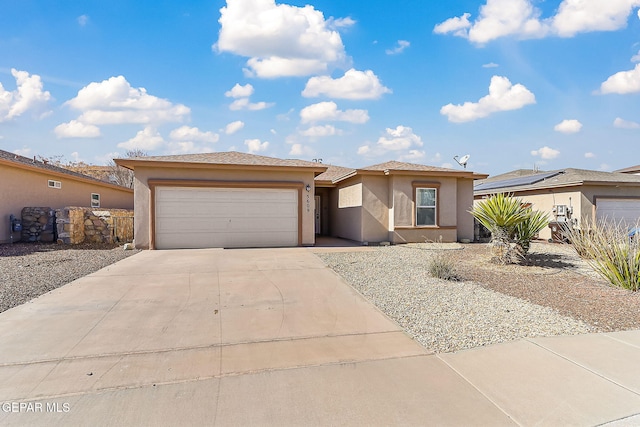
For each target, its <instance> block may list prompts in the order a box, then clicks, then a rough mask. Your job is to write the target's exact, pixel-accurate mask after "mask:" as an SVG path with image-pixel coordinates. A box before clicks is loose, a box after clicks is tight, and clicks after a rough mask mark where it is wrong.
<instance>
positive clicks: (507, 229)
mask: <svg viewBox="0 0 640 427" xmlns="http://www.w3.org/2000/svg"><path fill="white" fill-rule="evenodd" d="M469 212H470V213H471V215H473V216H474V217H475V218H476V219H477V220H478V221H480V223H481V224H482V225H484V226H485V227H487V229H488V230H489V231H491V246H492V247H493V252H494V261H496V262H498V263H500V264H509V263H511V262H512V261H513V260H514V259H515V258H516V257H517V255H518V253H517V251H516V249H515V246H513V245H512V241H513V239H514V237H515V235H516V229H517V226H518V224H520V223H522V222H523V221H525V220H527V218H529V216H530V209H529V210H527V209H526V208H523V207H522V201H521V200H520V199H517V198H514V197H511V196H510V195H508V194H504V193H499V194H495V195H493V196H491V197H489V198H487V199H484V200H482V201H480V202H478V203H477V204H476V205H474V206H473V208H472V209H471V210H470V211H469Z"/></svg>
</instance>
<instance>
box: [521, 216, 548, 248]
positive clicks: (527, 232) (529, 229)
mask: <svg viewBox="0 0 640 427" xmlns="http://www.w3.org/2000/svg"><path fill="white" fill-rule="evenodd" d="M524 210H526V211H527V213H528V216H527V218H525V220H524V221H522V222H520V223H518V224H517V225H516V228H515V241H516V245H517V246H518V249H519V251H520V252H521V254H522V255H523V256H524V255H526V254H527V253H528V252H529V248H530V247H531V240H533V238H534V237H536V235H537V234H538V233H539V232H540V231H541V230H542V229H544V228H546V227H547V226H548V225H549V215H548V214H547V213H545V212H542V211H534V210H532V209H531V208H530V207H529V208H524Z"/></svg>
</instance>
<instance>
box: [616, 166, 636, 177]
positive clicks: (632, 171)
mask: <svg viewBox="0 0 640 427" xmlns="http://www.w3.org/2000/svg"><path fill="white" fill-rule="evenodd" d="M614 172H618V173H629V174H632V175H640V165H636V166H631V167H628V168H624V169H618V170H617V171H614Z"/></svg>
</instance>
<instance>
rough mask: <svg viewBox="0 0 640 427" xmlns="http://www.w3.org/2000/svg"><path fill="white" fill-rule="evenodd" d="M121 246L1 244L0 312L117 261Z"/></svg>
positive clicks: (122, 255) (122, 252)
mask: <svg viewBox="0 0 640 427" xmlns="http://www.w3.org/2000/svg"><path fill="white" fill-rule="evenodd" d="M136 252H139V251H137V250H128V251H125V250H124V249H123V247H122V246H115V245H105V244H81V245H74V246H63V245H57V244H40V243H14V244H3V245H0V312H3V311H5V310H8V309H10V308H12V307H15V306H17V305H20V304H23V303H25V302H27V301H29V300H31V299H33V298H36V297H38V296H40V295H42V294H44V293H47V292H49V291H51V290H53V289H56V288H58V287H60V286H62V285H65V284H67V283H69V282H72V281H74V280H76V279H78V278H80V277H83V276H86V275H87V274H91V273H93V272H95V271H98V270H100V269H101V268H103V267H106V266H108V265H110V264H113V263H114V262H116V261H120V260H121V259H124V258H126V257H128V256H131V255H133V254H134V253H136Z"/></svg>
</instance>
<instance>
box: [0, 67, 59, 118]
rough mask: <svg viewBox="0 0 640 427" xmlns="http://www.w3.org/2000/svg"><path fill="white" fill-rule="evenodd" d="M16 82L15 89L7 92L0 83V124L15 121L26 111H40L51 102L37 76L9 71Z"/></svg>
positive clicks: (49, 95)
mask: <svg viewBox="0 0 640 427" xmlns="http://www.w3.org/2000/svg"><path fill="white" fill-rule="evenodd" d="M11 75H12V76H13V78H14V79H15V80H16V89H15V90H13V91H8V90H6V89H5V88H4V86H2V83H0V122H3V121H7V120H12V119H15V118H17V117H19V116H21V115H22V114H24V113H25V112H27V111H28V110H40V109H41V108H42V107H43V106H45V105H46V103H47V102H49V101H50V100H51V94H50V93H49V92H48V91H44V90H42V89H43V85H42V80H41V79H40V76H38V75H37V74H32V75H29V73H28V72H26V71H18V70H16V69H15V68H12V69H11Z"/></svg>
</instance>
